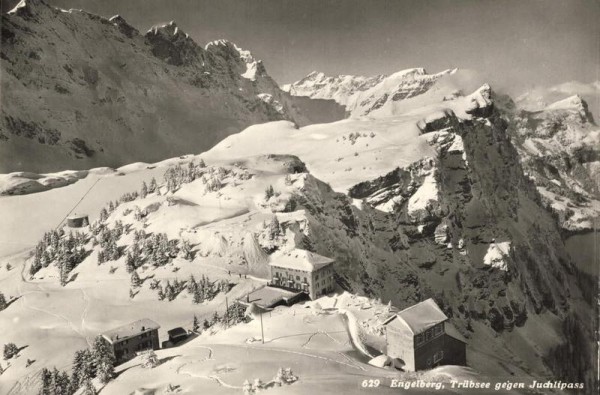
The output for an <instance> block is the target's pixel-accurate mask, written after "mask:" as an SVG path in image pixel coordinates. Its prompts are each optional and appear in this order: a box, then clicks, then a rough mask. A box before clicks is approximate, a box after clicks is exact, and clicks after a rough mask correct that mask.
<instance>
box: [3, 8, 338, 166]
mask: <svg viewBox="0 0 600 395" xmlns="http://www.w3.org/2000/svg"><path fill="white" fill-rule="evenodd" d="M0 66H1V67H2V74H3V78H2V81H1V82H2V92H3V106H2V109H1V113H0V157H1V158H2V159H1V160H0V172H10V171H37V172H48V171H59V170H62V169H65V168H71V169H87V168H92V167H97V166H112V167H117V166H120V165H123V164H126V163H129V162H132V161H136V160H140V161H158V160H161V159H164V158H167V157H171V156H175V155H181V154H187V153H190V151H195V152H199V151H202V150H205V149H207V148H209V147H210V146H212V145H214V144H215V143H217V142H218V141H220V140H221V139H222V138H223V137H225V136H227V135H228V134H231V133H234V132H237V131H238V130H240V129H243V128H244V127H246V126H249V125H251V124H256V123H261V122H268V121H272V120H279V119H287V120H291V121H293V122H295V123H297V124H299V125H303V124H309V123H311V122H312V121H311V119H310V114H309V111H304V110H303V109H302V108H301V107H303V106H304V107H306V106H305V104H303V103H304V102H303V101H302V100H296V99H294V98H293V97H291V96H290V95H289V94H287V93H285V92H282V91H281V90H280V89H279V87H278V85H277V84H276V83H275V81H273V79H272V78H271V77H270V76H269V75H268V73H267V72H266V69H265V67H264V65H263V63H262V62H261V61H259V60H256V59H254V58H253V57H252V55H251V53H250V52H249V51H244V50H242V49H240V48H239V47H237V46H236V45H235V44H232V43H230V42H228V41H226V40H220V41H216V42H213V43H209V44H208V45H206V49H205V48H203V47H201V46H200V45H198V44H197V43H195V42H194V41H193V40H192V39H191V38H190V37H189V35H187V34H186V33H185V32H184V31H183V30H181V28H180V27H179V26H178V25H177V24H176V23H175V22H170V23H165V24H159V25H155V26H154V27H152V28H151V29H149V30H148V31H147V32H146V33H141V32H139V31H138V30H137V29H136V28H134V27H133V26H131V25H130V24H128V23H127V21H125V20H124V19H123V18H122V17H120V16H118V15H117V16H114V17H112V18H104V17H100V16H97V15H94V14H90V13H88V12H86V11H81V10H74V9H71V10H61V9H57V8H54V7H52V6H49V5H48V4H47V3H45V2H44V1H43V0H33V1H32V0H27V1H23V2H21V3H19V5H18V6H17V7H15V8H14V9H13V10H12V11H11V12H9V13H8V14H3V15H2V49H1V54H0ZM246 77H250V78H246ZM319 102H320V104H321V105H322V106H324V107H325V108H328V109H329V110H330V111H329V114H328V115H326V116H324V115H323V114H321V115H320V117H321V118H320V119H323V118H324V119H326V120H327V119H328V120H331V119H340V118H342V117H343V116H344V111H343V110H342V109H341V108H338V107H339V106H337V105H336V104H335V103H333V102H327V101H324V100H321V101H319ZM327 117H328V118H327Z"/></svg>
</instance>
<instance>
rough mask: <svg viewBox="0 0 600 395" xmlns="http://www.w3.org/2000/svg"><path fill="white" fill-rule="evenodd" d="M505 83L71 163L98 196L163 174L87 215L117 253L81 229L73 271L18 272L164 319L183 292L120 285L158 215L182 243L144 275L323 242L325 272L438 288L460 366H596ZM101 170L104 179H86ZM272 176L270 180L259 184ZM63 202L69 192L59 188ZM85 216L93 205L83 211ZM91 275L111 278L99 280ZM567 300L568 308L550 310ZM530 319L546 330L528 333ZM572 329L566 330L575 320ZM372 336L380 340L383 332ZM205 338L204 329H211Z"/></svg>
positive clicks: (249, 261) (258, 258)
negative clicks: (378, 112) (98, 165)
mask: <svg viewBox="0 0 600 395" xmlns="http://www.w3.org/2000/svg"><path fill="white" fill-rule="evenodd" d="M502 99H503V98H502V97H497V96H496V95H495V94H494V92H493V91H492V89H491V87H490V86H488V85H483V86H481V87H480V88H479V89H477V90H475V91H474V92H472V93H470V94H467V95H457V96H456V97H454V98H453V99H451V100H445V101H444V100H441V101H439V102H432V103H430V104H429V105H428V106H425V107H422V108H421V109H420V110H419V111H414V110H413V111H410V112H409V113H406V114H401V115H396V116H395V117H392V118H389V117H387V118H369V117H361V118H350V119H346V120H343V121H338V122H334V123H329V124H321V125H310V126H305V127H302V128H295V126H294V124H293V123H291V122H289V121H278V122H271V123H266V124H261V125H254V126H251V127H249V128H248V129H246V130H245V131H243V132H241V133H239V134H235V135H232V136H229V137H227V138H225V139H224V140H223V141H222V142H220V143H219V144H218V145H217V146H215V147H214V148H212V149H211V150H210V151H208V152H205V153H202V154H200V155H197V156H186V157H182V158H173V159H172V160H169V161H165V162H163V163H157V164H154V165H147V164H133V165H131V166H127V167H124V168H121V169H119V171H118V172H114V173H108V174H100V173H99V172H97V171H96V172H90V174H89V175H88V176H87V177H90V179H89V180H88V179H87V177H86V180H85V181H86V184H82V182H83V181H77V182H76V183H75V185H71V186H69V187H66V188H61V189H60V190H56V191H55V192H59V191H60V192H61V194H62V193H63V191H64V194H69V191H67V189H68V188H72V187H77V188H79V189H77V190H78V191H82V188H88V185H90V186H92V188H97V190H96V191H94V193H92V194H90V195H93V197H90V198H86V200H88V199H97V197H98V196H99V195H102V194H104V195H105V199H106V197H108V196H109V195H110V194H112V193H113V192H112V191H113V190H114V187H113V185H115V184H116V183H117V182H118V181H119V180H121V179H122V178H123V177H132V176H134V175H135V174H138V177H137V180H138V182H139V180H140V179H141V178H143V177H144V176H145V177H146V181H148V178H149V177H150V175H153V176H156V175H157V174H158V175H160V174H161V173H164V174H165V181H166V182H163V181H162V180H160V177H159V180H160V181H159V183H158V185H157V186H155V187H154V189H153V190H151V191H150V192H148V191H146V192H145V193H141V192H140V195H139V196H134V195H126V196H125V195H124V196H125V197H124V198H122V199H120V201H119V202H118V203H117V204H111V205H109V210H108V214H106V215H105V216H104V218H101V219H100V220H99V222H98V223H96V224H94V228H95V229H109V230H110V232H113V229H114V232H115V234H118V235H119V236H115V237H117V238H118V240H116V243H117V246H118V248H117V249H115V251H120V252H122V254H120V255H119V256H118V257H117V258H110V259H109V261H108V262H100V261H99V260H98V259H99V258H98V256H99V253H100V251H101V250H102V249H105V248H106V247H105V246H104V247H103V245H102V243H99V244H95V243H94V242H93V241H91V240H90V241H89V242H87V244H86V245H85V247H84V248H85V249H86V254H84V255H82V256H83V257H84V258H83V261H82V262H81V263H80V264H79V265H78V266H77V267H76V268H74V269H73V273H74V274H76V278H75V280H73V281H71V282H70V283H68V284H67V285H66V286H65V288H64V290H61V288H59V285H57V282H58V279H59V274H60V272H59V271H58V269H57V265H58V264H56V263H53V262H47V263H48V264H47V266H46V267H42V268H41V269H39V271H38V272H36V273H35V274H34V276H33V278H32V279H31V280H30V281H31V284H23V286H24V287H26V289H29V288H32V287H34V286H35V284H48V283H49V284H54V288H52V289H51V292H52V297H51V298H48V297H44V298H43V299H41V300H38V299H37V298H36V299H33V297H32V298H31V299H33V300H36V301H38V302H37V303H38V304H41V305H42V306H43V305H44V303H50V302H46V299H50V300H54V298H60V297H61V295H66V294H68V293H69V292H71V293H75V292H77V291H78V290H79V289H82V290H83V291H81V292H84V294H88V295H92V296H91V297H92V298H94V299H93V303H94V304H101V305H105V304H107V303H118V304H119V305H125V306H130V307H129V308H131V309H137V308H140V309H143V311H144V314H148V315H150V316H151V317H154V315H157V314H159V313H158V312H161V313H160V315H159V317H163V313H162V312H164V311H165V310H168V311H170V312H171V313H169V315H168V317H167V316H165V317H164V318H162V319H163V320H169V321H168V322H176V321H171V320H176V319H179V320H181V319H182V317H183V316H184V315H185V314H186V313H187V314H189V311H190V310H189V309H192V308H195V306H194V305H191V302H190V300H189V297H186V295H185V293H182V295H181V296H180V297H176V298H175V300H173V301H171V302H167V301H158V300H157V299H156V294H155V291H153V290H151V289H150V288H149V286H148V285H143V286H141V287H140V290H139V295H134V296H133V297H129V298H128V296H127V295H128V293H129V292H130V285H129V274H128V273H127V272H126V269H125V267H126V260H127V259H128V258H127V253H131V254H133V253H134V251H138V252H137V253H139V251H142V250H144V249H140V248H141V247H140V248H138V247H139V246H138V247H134V245H135V244H136V243H138V244H139V242H140V241H139V239H140V237H139V232H141V231H142V230H143V231H144V232H145V234H147V235H148V236H147V237H154V236H150V235H156V234H159V233H165V234H166V237H167V238H168V240H172V241H173V243H172V244H170V245H177V246H182V245H183V242H184V240H185V241H186V242H188V243H190V245H192V246H193V254H192V255H193V258H192V259H191V260H190V259H188V258H186V259H182V258H176V259H175V258H174V259H173V261H172V262H170V263H168V264H166V265H164V266H161V265H158V266H157V265H154V264H152V263H151V261H150V260H147V261H145V263H144V264H143V265H142V266H140V268H139V270H140V271H142V272H144V276H147V277H149V278H152V279H155V280H160V281H161V282H162V283H163V284H164V283H166V281H167V280H169V281H171V282H172V281H173V280H174V278H177V277H178V276H179V278H183V279H185V278H188V276H189V275H190V274H193V273H195V274H197V275H199V274H200V273H205V272H207V273H208V272H210V273H211V276H214V275H216V274H215V273H220V276H222V277H224V278H227V271H228V270H229V271H233V272H234V273H236V272H238V271H241V272H242V273H247V274H249V275H255V276H258V277H264V276H265V273H266V268H267V266H266V264H267V262H268V259H270V258H269V257H270V256H271V254H273V253H274V252H276V251H279V252H284V253H286V252H290V251H293V250H294V249H297V248H300V249H304V250H310V251H313V252H315V253H318V254H320V255H324V256H327V257H331V258H333V259H335V266H334V267H335V273H336V282H337V284H339V286H340V287H341V288H343V289H345V290H347V291H350V292H352V293H355V294H363V295H366V296H368V297H370V298H373V299H381V300H382V301H384V302H387V301H391V303H392V304H393V305H394V306H397V307H398V308H402V307H406V306H409V305H412V304H413V303H414V302H416V301H418V300H421V299H423V298H427V297H434V298H435V299H436V300H438V301H440V303H441V304H443V309H444V311H445V312H446V314H447V315H448V316H450V317H451V320H452V323H453V324H454V325H456V327H457V329H458V330H459V331H460V332H461V333H462V334H463V336H466V337H467V338H468V339H469V350H470V351H469V355H470V357H469V358H470V364H471V366H473V367H475V368H476V369H478V370H480V372H481V373H483V374H497V375H500V376H504V375H506V374H510V372H513V373H514V374H519V375H520V376H531V377H532V378H535V377H538V376H540V375H541V376H546V375H549V374H551V373H552V372H553V373H554V374H556V375H559V376H560V377H568V375H569V374H570V372H568V371H567V370H568V369H564V368H561V366H574V365H575V364H580V365H581V366H583V367H584V370H585V371H593V369H591V365H590V364H591V362H590V361H591V354H590V350H589V348H588V347H589V346H588V343H585V344H584V345H582V343H578V342H577V341H576V340H572V339H576V338H582V339H585V338H587V337H588V336H591V330H592V328H591V327H589V326H587V324H586V323H587V322H588V321H585V320H583V319H580V317H581V314H586V312H588V311H589V308H590V307H589V305H588V304H586V303H587V302H586V300H589V291H590V289H591V288H588V286H586V285H585V284H586V281H587V280H586V277H585V276H584V275H582V274H581V273H580V271H578V269H577V268H576V267H575V266H574V265H573V264H572V263H571V261H570V259H569V256H568V254H567V252H566V250H565V247H564V244H563V241H562V237H561V230H560V228H559V226H558V222H557V221H556V218H555V217H554V216H553V215H552V214H551V213H550V212H549V211H548V210H547V209H546V207H545V205H544V202H543V200H542V197H541V196H540V194H539V192H538V188H537V186H536V184H534V182H533V181H532V177H528V176H526V175H525V171H524V169H523V166H525V165H523V166H522V165H521V162H522V158H520V153H519V148H518V146H517V148H515V145H514V143H513V141H514V137H513V135H512V132H513V131H512V130H511V127H512V125H513V124H512V121H511V120H510V118H509V114H507V113H506V112H505V110H503V106H504V105H505V104H504V102H502ZM554 107H562V106H561V105H558V104H557V105H556V106H554ZM549 111H555V110H552V109H550V110H549ZM572 115H573V116H574V117H577V115H576V114H575V113H573V114H572ZM580 115H581V114H580ZM190 162H192V163H193V164H190ZM201 163H202V165H201ZM204 163H206V166H205V165H204ZM169 168H170V169H169ZM118 174H123V176H122V177H117V175H118ZM97 178H101V179H102V182H99V183H98V184H96V185H98V186H94V182H93V181H94V179H97ZM130 179H131V178H130ZM125 184H126V185H131V182H130V181H129V182H127V181H125ZM150 184H151V183H150ZM79 185H81V186H79ZM270 188H272V193H270V194H268V193H266V191H268V190H269V189H270ZM139 190H140V191H142V190H143V188H140V189H139ZM51 192H53V191H47V192H40V193H38V194H32V195H28V196H12V197H5V198H3V199H5V200H4V202H15V204H17V203H19V204H20V205H21V206H20V207H22V208H23V207H30V206H31V210H28V211H27V214H28V217H27V218H32V217H31V215H30V213H31V212H33V211H34V210H36V207H40V206H41V207H40V208H41V209H43V210H44V211H47V210H45V209H44V207H43V205H40V204H39V199H44V197H45V196H49V195H50V194H52V193H51ZM45 194H48V195H45ZM71 194H74V195H76V196H75V197H74V198H77V197H78V196H79V193H71ZM36 195H37V196H36ZM25 198H26V199H25ZM7 199H8V200H7ZM18 199H22V200H18ZM54 199H55V198H54ZM112 199H114V197H111V198H110V200H111V201H112ZM36 202H37V203H36ZM67 203H68V204H67ZM61 204H62V203H61ZM64 205H65V207H68V209H70V208H71V207H72V202H65V203H64ZM111 206H112V209H111V208H110V207H111ZM88 207H90V206H88ZM0 209H3V210H10V209H11V207H10V204H6V206H4V207H3V206H2V205H0ZM46 216H47V215H42V217H44V219H43V220H37V219H36V223H35V224H28V221H27V220H25V219H24V220H19V219H17V220H15V221H13V225H10V226H11V227H12V228H13V229H12V231H11V233H13V234H17V233H19V232H22V233H23V234H25V236H24V238H25V239H27V238H29V237H30V236H29V235H31V234H33V233H34V231H36V232H37V229H38V228H39V227H40V225H38V223H40V224H42V221H44V222H43V223H44V224H46V223H50V222H48V220H47V219H46V218H45V217H46ZM36 218H37V217H36ZM96 219H98V215H97V213H94V215H93V216H92V217H91V220H92V221H94V220H96ZM29 222H31V221H29ZM17 228H18V229H17ZM21 228H22V229H21ZM117 228H118V229H121V230H119V231H118V232H117ZM103 232H104V233H106V232H107V231H106V230H104V231H103ZM111 234H112V233H111ZM136 234H138V236H135V235H136ZM91 236H92V234H90V237H91ZM144 237H146V236H144ZM135 238H137V239H138V241H137V242H136V241H135ZM143 254H146V253H143ZM24 259H27V262H26V263H24V264H25V269H24V270H30V267H31V266H32V265H34V264H35V258H24ZM99 262H100V264H99ZM42 265H43V263H42ZM215 269H216V270H215ZM19 273H20V271H19ZM234 277H235V276H234ZM219 278H221V277H219ZM239 278H241V276H240V277H239ZM13 281H16V280H15V279H14V278H13ZM19 281H20V280H19ZM98 281H100V283H102V282H110V284H111V287H110V289H111V295H107V294H106V291H104V290H103V289H102V287H101V286H99V285H98ZM11 284H12V283H11ZM19 284H20V283H19ZM243 284H246V283H245V281H242V280H240V286H236V287H235V288H234V289H233V291H232V293H230V294H229V296H230V297H232V298H233V297H239V296H240V295H242V292H243V289H244V288H243V287H244V286H246V287H249V286H250V284H246V285H243ZM12 286H13V287H15V285H12ZM44 286H48V285H44ZM32 289H33V288H32ZM136 292H137V291H136ZM100 295H101V296H100ZM89 297H90V296H88V298H89ZM115 300H116V301H118V302H114V301H115ZM230 300H231V299H230ZM111 301H112V302H111ZM222 302H223V300H222V298H221V303H222ZM88 303H89V302H88ZM167 303H170V304H168V305H167V306H168V307H169V308H168V309H166V308H165V304H167ZM215 305H216V303H215V304H206V305H204V306H203V310H201V311H205V310H207V309H209V308H210V307H211V306H215ZM26 306H27V304H21V303H19V304H15V307H14V308H12V309H9V310H8V311H9V313H8V314H4V315H3V316H1V317H0V319H6V320H10V319H11V317H12V315H11V314H25V313H22V312H20V311H21V310H19V311H17V310H16V309H24V308H25V307H26ZM123 309H125V310H127V308H123ZM123 309H120V311H121V313H122V311H123ZM194 311H195V310H194ZM29 314H30V313H29ZM82 314H83V313H82ZM100 317H102V315H101V314H100V313H98V312H90V313H89V315H88V316H86V318H85V322H86V325H90V323H91V325H94V326H93V327H92V328H93V329H88V331H90V332H93V331H96V332H97V331H99V330H100V329H104V328H106V327H107V324H106V323H103V322H102V321H101V318H100ZM169 317H174V318H169ZM564 317H570V318H569V320H570V321H569V322H571V323H572V322H579V323H578V324H572V325H573V326H571V324H569V325H568V326H565V327H561V325H560V322H561V320H564V319H565V318H564ZM281 319H282V322H283V321H284V320H285V316H283V317H282V318H281ZM289 319H291V318H289ZM578 319H579V321H577V320H578ZM82 321H83V320H82ZM7 322H8V321H7ZM271 322H273V321H271ZM277 325H278V324H277ZM320 325H321V324H320ZM81 327H82V329H81V333H86V332H84V329H83V328H84V326H83V324H82V325H81ZM77 328H78V326H77ZM235 328H238V329H235ZM233 330H234V331H235V330H239V327H237V326H236V327H234V329H233ZM365 330H366V329H365ZM542 330H543V331H545V333H550V334H551V336H548V337H545V338H543V339H542V338H541V337H532V336H531V333H538V332H539V331H542ZM572 331H574V332H575V333H579V334H580V335H579V336H571V334H572V333H571V332H572ZM35 333H36V332H35V331H32V332H31V333H30V335H31V336H33V334H35ZM81 333H80V335H81ZM11 334H12V335H11V336H24V335H21V334H18V333H16V332H15V333H13V332H11ZM67 335H68V336H71V334H67ZM67 335H65V336H67ZM223 336H224V338H225V337H226V335H225V334H223ZM34 338H35V337H31V338H29V337H28V338H27V339H29V340H28V342H32V343H33V342H34V340H32V339H34ZM374 338H375V340H377V339H379V342H380V343H379V344H381V335H375V336H374ZM563 339H569V340H568V343H565V342H564V340H563ZM202 341H203V342H207V343H209V344H210V342H211V341H212V338H211V337H210V336H208V337H206V338H205V339H203V340H202ZM21 342H24V341H21ZM36 344H37V343H36ZM195 344H198V343H195ZM200 344H204V343H200ZM276 344H277V343H276ZM276 344H275V345H276ZM374 344H377V343H376V342H375V343H373V345H374ZM40 347H41V346H35V347H30V352H31V357H34V358H39V359H40V360H45V359H46V358H49V357H42V356H40V354H34V353H35V352H36V350H38V349H39V348H40ZM298 347H299V346H298ZM178 351H179V352H182V353H185V354H184V355H190V354H187V353H188V352H191V351H190V350H186V349H183V348H182V349H179V350H178ZM28 357H30V356H29V354H28ZM52 358H53V359H52V361H53V363H55V364H57V365H58V364H60V363H63V360H62V359H60V358H58V357H52ZM490 360H493V361H496V362H497V364H491V363H490ZM505 361H510V364H508V365H507V363H506V362H505ZM542 361H545V362H542ZM557 361H560V363H557ZM565 361H569V363H565ZM174 364H175V363H173V364H172V365H168V366H174ZM15 365H16V366H15V368H14V369H13V368H11V369H13V372H22V373H23V374H27V373H28V372H27V370H26V369H25V367H24V365H23V366H22V364H19V363H15ZM492 365H493V366H492ZM498 366H500V367H498ZM14 374H17V373H11V376H8V377H13V376H12V375H14ZM162 380H166V379H164V378H163V379H162ZM581 380H584V378H581ZM109 385H113V384H109ZM114 385H119V380H117V381H116V383H115V384H114ZM161 385H166V383H163V382H161ZM131 390H132V388H129V387H128V388H126V389H124V390H123V391H125V392H127V391H131Z"/></svg>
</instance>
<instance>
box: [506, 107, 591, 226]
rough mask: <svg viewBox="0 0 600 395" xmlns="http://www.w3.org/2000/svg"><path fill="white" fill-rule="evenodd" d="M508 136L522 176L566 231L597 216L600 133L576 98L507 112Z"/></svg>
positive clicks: (589, 221)
mask: <svg viewBox="0 0 600 395" xmlns="http://www.w3.org/2000/svg"><path fill="white" fill-rule="evenodd" d="M505 113H506V114H508V115H509V116H510V121H511V126H510V128H509V133H510V136H511V138H512V141H513V142H514V144H515V146H516V147H517V150H518V152H519V158H520V160H521V162H522V164H523V168H524V170H525V172H526V174H527V175H528V176H529V177H530V178H531V179H532V180H533V181H534V183H535V184H536V186H537V187H538V190H539V192H540V194H541V196H542V200H543V202H544V204H545V205H546V206H548V208H549V209H550V210H551V211H553V212H554V213H555V214H556V215H557V217H558V219H559V221H560V224H561V226H562V228H564V229H565V230H567V231H570V232H574V231H582V230H591V229H593V228H594V221H595V220H596V219H597V218H599V217H600V185H599V183H598V180H599V179H600V178H599V177H600V148H599V147H600V129H599V128H598V126H597V125H596V124H595V122H594V118H593V116H592V114H591V113H590V112H589V110H588V105H587V103H586V102H585V101H584V100H583V99H582V98H581V97H580V96H577V95H575V96H571V97H568V98H566V99H563V100H560V101H558V102H555V103H553V104H550V105H547V106H545V107H544V108H543V109H542V110H539V111H526V110H512V111H510V110H508V111H505Z"/></svg>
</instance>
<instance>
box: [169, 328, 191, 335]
mask: <svg viewBox="0 0 600 395" xmlns="http://www.w3.org/2000/svg"><path fill="white" fill-rule="evenodd" d="M167 333H168V334H169V337H178V336H187V334H188V333H187V331H186V330H185V329H183V328H182V327H178V328H173V329H171V330H170V331H168V332H167Z"/></svg>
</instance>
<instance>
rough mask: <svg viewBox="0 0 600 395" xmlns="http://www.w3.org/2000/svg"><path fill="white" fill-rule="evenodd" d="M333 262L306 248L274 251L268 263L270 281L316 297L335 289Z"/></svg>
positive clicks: (275, 284)
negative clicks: (283, 251) (280, 251)
mask: <svg viewBox="0 0 600 395" xmlns="http://www.w3.org/2000/svg"><path fill="white" fill-rule="evenodd" d="M333 263H334V260H333V259H330V258H327V257H324V256H322V255H319V254H315V253H313V252H310V251H306V250H300V249H296V250H293V251H291V252H288V253H276V254H273V256H272V257H271V261H270V263H269V266H270V270H271V282H272V285H274V286H278V287H282V288H285V289H289V290H294V291H302V292H305V293H307V294H308V296H309V297H310V298H311V299H316V298H318V297H319V296H322V295H326V294H328V293H330V292H333V290H334V289H335V280H334V277H333V274H334V270H333Z"/></svg>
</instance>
